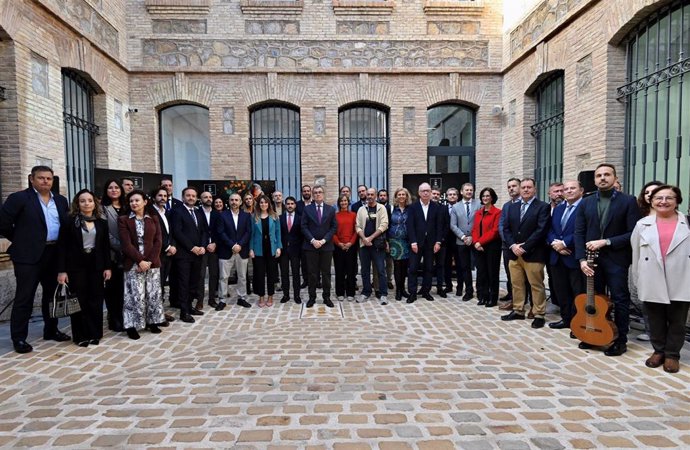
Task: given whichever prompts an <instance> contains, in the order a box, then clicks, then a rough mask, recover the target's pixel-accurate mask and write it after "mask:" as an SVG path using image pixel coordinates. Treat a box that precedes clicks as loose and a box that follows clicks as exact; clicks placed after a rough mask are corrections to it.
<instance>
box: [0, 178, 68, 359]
mask: <svg viewBox="0 0 690 450" xmlns="http://www.w3.org/2000/svg"><path fill="white" fill-rule="evenodd" d="M29 181H30V182H31V187H30V188H28V189H25V190H23V191H20V192H15V193H14V194H11V195H10V196H9V197H7V200H6V201H5V203H4V204H3V205H2V209H1V210H0V234H2V235H3V236H5V237H6V238H7V239H9V240H10V241H12V245H10V248H9V250H8V253H9V254H10V258H11V259H12V263H13V264H14V276H15V277H16V279H17V290H16V292H15V296H14V305H13V306H12V316H11V319H10V334H11V338H12V344H13V345H14V350H15V351H16V352H17V353H29V352H31V351H32V350H33V347H32V346H31V345H30V344H29V343H27V342H26V338H27V336H28V335H29V319H30V318H31V311H32V310H33V306H34V297H35V295H36V288H37V287H38V283H41V287H42V288H43V297H42V302H41V312H42V313H43V339H46V340H54V341H58V342H62V341H69V340H70V339H71V338H70V337H69V336H68V335H66V334H65V333H62V332H61V331H60V330H58V319H51V318H50V312H49V307H50V301H51V299H52V297H53V293H54V292H55V287H56V286H57V268H56V267H57V263H56V260H57V245H56V243H57V239H58V234H59V232H60V223H61V222H62V221H63V219H65V217H66V216H67V212H68V209H69V205H68V202H67V199H66V198H65V197H63V196H62V195H59V194H53V193H52V192H51V191H50V189H51V188H52V187H53V169H51V168H50V167H46V166H35V167H34V168H32V169H31V175H30V176H29Z"/></svg>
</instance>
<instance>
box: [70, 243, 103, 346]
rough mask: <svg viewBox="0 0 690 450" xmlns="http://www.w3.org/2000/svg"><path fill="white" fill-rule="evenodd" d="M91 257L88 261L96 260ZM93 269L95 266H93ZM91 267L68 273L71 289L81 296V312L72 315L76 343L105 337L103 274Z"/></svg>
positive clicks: (73, 335)
mask: <svg viewBox="0 0 690 450" xmlns="http://www.w3.org/2000/svg"><path fill="white" fill-rule="evenodd" d="M91 255H94V254H93V253H91V254H90V255H88V256H90V257H88V258H87V259H86V260H87V261H93V260H94V259H95V258H94V257H93V256H91ZM91 267H93V265H91ZM91 267H89V266H87V267H85V268H84V269H85V270H75V271H70V272H68V273H67V276H68V277H69V283H68V284H69V288H70V290H71V291H72V293H76V294H77V295H78V296H79V306H81V311H80V312H78V313H76V314H72V315H71V316H70V318H71V319H72V340H73V341H74V342H75V343H79V342H83V341H89V340H91V339H101V338H102V337H103V272H102V271H100V270H94V269H93V268H91Z"/></svg>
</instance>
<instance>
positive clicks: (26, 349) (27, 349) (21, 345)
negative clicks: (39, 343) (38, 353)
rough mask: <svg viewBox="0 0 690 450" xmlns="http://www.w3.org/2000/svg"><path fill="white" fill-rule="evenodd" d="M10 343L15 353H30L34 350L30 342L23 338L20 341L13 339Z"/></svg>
mask: <svg viewBox="0 0 690 450" xmlns="http://www.w3.org/2000/svg"><path fill="white" fill-rule="evenodd" d="M12 344H13V345H14V351H15V352H17V353H31V352H32V351H33V350H34V348H33V347H32V346H31V344H29V343H28V342H26V341H25V340H23V339H22V340H21V341H14V342H12Z"/></svg>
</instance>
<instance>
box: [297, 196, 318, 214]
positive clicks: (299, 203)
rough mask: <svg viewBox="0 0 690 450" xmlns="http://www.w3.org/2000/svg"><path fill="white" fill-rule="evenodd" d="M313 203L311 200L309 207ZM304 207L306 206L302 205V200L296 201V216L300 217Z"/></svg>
mask: <svg viewBox="0 0 690 450" xmlns="http://www.w3.org/2000/svg"><path fill="white" fill-rule="evenodd" d="M313 203H314V200H313V199H312V201H311V203H310V205H311V204H313ZM305 206H307V205H305V204H304V200H302V199H299V200H297V207H296V208H295V211H297V214H299V215H300V216H301V215H302V214H303V213H304V207H305Z"/></svg>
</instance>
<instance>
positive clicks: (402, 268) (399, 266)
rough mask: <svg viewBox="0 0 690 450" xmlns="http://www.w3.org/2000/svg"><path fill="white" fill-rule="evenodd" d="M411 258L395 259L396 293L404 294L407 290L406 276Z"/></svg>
mask: <svg viewBox="0 0 690 450" xmlns="http://www.w3.org/2000/svg"><path fill="white" fill-rule="evenodd" d="M409 261H410V260H409V259H394V260H393V278H395V294H396V296H397V295H398V294H400V295H402V293H403V292H406V291H405V277H406V276H407V271H408V266H409Z"/></svg>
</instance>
